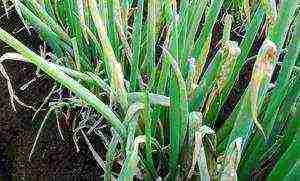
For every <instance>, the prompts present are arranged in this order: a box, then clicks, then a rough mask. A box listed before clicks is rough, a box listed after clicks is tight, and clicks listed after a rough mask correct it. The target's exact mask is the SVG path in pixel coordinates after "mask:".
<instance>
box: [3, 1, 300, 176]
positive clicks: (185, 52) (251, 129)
mask: <svg viewBox="0 0 300 181" xmlns="http://www.w3.org/2000/svg"><path fill="white" fill-rule="evenodd" d="M2 2H3V4H4V5H5V7H6V9H9V8H15V10H16V12H17V13H18V15H19V16H20V18H21V20H22V22H23V23H24V26H25V28H26V29H27V30H29V29H34V30H35V31H37V32H38V34H39V38H41V39H42V40H43V41H45V42H46V44H47V47H46V52H42V53H41V54H37V53H36V52H34V51H32V50H30V49H29V48H27V47H26V46H25V45H23V44H22V43H21V42H20V41H19V40H17V39H16V38H14V37H13V36H12V35H10V34H9V33H7V32H6V31H4V30H3V29H1V28H0V40H2V41H3V42H5V43H6V44H8V45H9V46H11V47H12V48H14V49H15V50H16V53H12V52H8V53H6V54H4V55H2V57H1V59H0V71H1V74H2V75H3V76H4V78H5V79H6V80H7V83H8V88H9V90H10V91H9V92H10V96H11V104H12V106H13V107H15V105H14V103H15V102H17V103H20V104H22V105H25V104H24V103H22V102H21V100H20V99H19V98H18V97H17V96H16V95H15V94H14V90H13V86H12V84H11V81H10V77H9V76H8V74H7V73H6V70H5V67H4V65H3V62H4V61H5V60H15V61H25V62H27V63H31V64H34V65H35V66H36V67H37V69H38V70H39V71H42V72H43V75H48V76H49V77H51V78H52V79H53V81H54V82H55V87H54V88H53V90H52V91H51V92H50V94H49V96H47V98H46V100H45V101H44V103H43V104H42V105H41V106H40V108H37V109H35V108H32V107H30V106H27V107H28V108H32V109H35V110H36V114H38V113H39V110H41V108H42V107H45V105H47V104H48V109H49V112H48V114H47V115H46V117H45V119H44V120H43V121H42V124H41V128H40V129H39V131H38V133H37V136H36V138H35V142H34V145H33V147H32V151H31V153H30V159H34V158H33V157H34V151H35V147H36V146H37V145H38V140H39V136H40V135H41V134H42V133H43V132H42V131H43V129H44V126H45V123H46V122H47V121H53V120H52V119H51V118H52V117H51V116H50V115H52V114H53V113H56V114H55V115H56V117H59V116H61V113H62V109H63V108H67V109H69V110H70V109H73V110H74V111H75V110H77V111H78V116H77V117H76V119H75V120H74V123H73V133H74V136H73V138H74V145H75V146H76V148H77V150H78V151H80V145H78V143H77V142H78V139H83V140H85V142H86V143H87V146H88V148H89V149H90V150H91V154H92V155H93V156H94V158H95V160H96V161H97V163H98V165H99V169H100V170H102V171H103V172H104V175H103V178H104V179H105V180H116V179H118V180H133V179H147V180H152V179H158V180H159V179H163V180H165V179H167V180H178V179H179V180H185V179H187V178H188V179H197V180H237V179H249V178H250V177H256V178H257V177H258V176H259V175H262V174H264V176H265V178H267V179H269V180H273V179H274V178H275V179H279V180H284V179H285V180H288V179H290V178H293V177H295V174H297V173H299V168H300V167H299V159H300V157H299V154H297V149H298V148H299V142H300V140H299V138H300V137H299V129H300V124H299V94H300V92H299V91H300V87H299V85H300V83H299V80H300V77H299V75H300V74H299V70H300V69H299V65H300V62H299V51H300V19H299V4H297V1H294V0H282V1H280V3H279V4H278V5H276V3H275V0H261V1H260V2H256V3H255V4H252V5H251V7H252V8H251V11H250V9H249V8H248V6H249V1H241V2H240V1H239V2H238V3H241V4H242V5H243V7H244V8H247V13H248V14H249V15H248V21H245V23H246V25H245V33H244V34H243V36H242V40H241V41H235V39H233V36H232V33H233V26H235V24H234V22H235V16H232V15H230V14H225V15H224V17H220V14H221V13H220V12H221V10H222V8H223V9H224V8H226V7H227V6H226V4H227V3H228V2H227V1H224V0H211V1H210V0H186V1H182V0H181V1H176V0H76V1H75V0H64V1H59V0H11V1H8V0H5V1H4V0H3V1H2ZM243 3H246V4H243ZM10 5H11V7H9V6H10ZM7 12H8V11H7ZM229 12H230V11H229ZM8 17H9V16H8ZM220 23H221V24H223V25H224V26H223V30H222V31H221V32H222V34H223V35H222V37H218V36H217V35H216V34H217V33H216V32H215V30H214V26H215V25H217V24H220ZM263 34H265V36H263ZM258 38H260V39H262V40H261V41H262V45H261V47H259V51H258V52H257V53H256V54H255V55H253V52H252V51H251V50H252V48H253V47H254V46H257V44H254V41H255V40H256V39H258ZM216 40H218V41H219V43H218V44H217V45H216V43H215V41H216ZM249 57H254V60H255V61H254V67H253V70H252V77H251V80H250V82H249V84H248V86H247V88H246V90H245V91H244V93H243V95H242V96H241V98H240V100H239V101H238V103H237V105H236V106H235V108H234V109H233V111H232V113H231V114H230V116H229V118H228V119H227V120H226V121H225V122H222V126H221V127H220V126H217V125H220V120H218V115H220V114H221V108H222V106H224V104H225V102H226V100H227V99H228V98H229V95H230V93H231V91H232V89H233V87H234V85H235V83H236V81H237V79H238V76H239V74H240V73H242V67H243V66H244V65H245V63H246V62H247V61H248V60H249ZM275 67H278V72H279V73H278V75H277V73H276V74H275V72H276V71H277V69H275ZM274 80H276V81H275V83H274ZM63 90H64V91H68V92H69V93H68V95H65V94H61V93H60V92H61V91H63ZM57 95H59V96H57ZM58 97H59V98H58ZM36 114H35V115H36ZM34 119H36V116H34ZM76 120H77V121H76ZM78 120H79V121H78ZM57 124H58V128H59V131H60V135H61V137H62V138H63V130H61V129H60V127H59V122H58V121H57ZM100 125H102V126H100ZM103 125H104V126H103ZM91 134H96V135H98V136H99V138H100V139H101V141H102V142H103V146H105V147H106V155H100V154H99V153H97V151H96V150H95V149H94V148H93V144H92V142H90V141H89V137H90V136H91ZM298 150H299V149H298ZM113 163H115V164H113ZM114 165H119V166H118V168H121V170H120V169H118V168H114ZM100 170H99V173H101V171H100ZM297 170H298V172H297Z"/></svg>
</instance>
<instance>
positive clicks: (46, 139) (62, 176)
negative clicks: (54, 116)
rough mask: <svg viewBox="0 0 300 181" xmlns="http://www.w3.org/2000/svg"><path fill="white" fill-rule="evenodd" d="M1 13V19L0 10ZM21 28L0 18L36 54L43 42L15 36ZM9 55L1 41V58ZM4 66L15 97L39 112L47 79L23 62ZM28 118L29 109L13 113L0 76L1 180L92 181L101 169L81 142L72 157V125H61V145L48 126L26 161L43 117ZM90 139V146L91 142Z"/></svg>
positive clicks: (11, 18) (49, 84)
mask: <svg viewBox="0 0 300 181" xmlns="http://www.w3.org/2000/svg"><path fill="white" fill-rule="evenodd" d="M0 14H1V15H2V14H3V10H2V9H1V11H0ZM22 26H23V25H22V23H21V21H20V19H19V18H18V17H17V16H16V13H15V12H11V13H10V16H9V19H7V18H6V16H2V17H1V19H0V27H1V28H3V29H5V30H6V31H8V32H9V33H11V34H13V35H14V36H15V37H17V38H18V39H19V40H21V41H22V42H23V43H24V44H25V45H27V46H29V47H30V48H31V49H33V50H35V51H36V52H38V48H37V47H39V46H40V45H41V44H42V42H41V41H40V40H39V38H38V37H36V34H35V33H34V32H33V31H32V32H31V35H29V33H28V32H27V30H25V29H23V30H21V31H18V30H20V29H21V28H22ZM17 31H18V32H17ZM16 32H17V33H16ZM12 51H13V50H12V49H10V48H8V47H7V46H6V45H5V44H4V43H3V42H0V55H1V56H2V55H3V54H4V53H5V52H12ZM5 67H6V70H7V72H8V74H9V76H10V78H11V81H12V83H13V86H14V90H15V91H16V95H17V96H18V97H19V98H20V99H21V100H22V101H23V102H24V103H26V104H27V105H31V106H34V107H35V108H37V107H39V105H41V103H42V102H43V100H44V98H45V97H46V96H47V95H48V93H49V90H51V88H52V84H53V83H52V82H51V80H49V79H48V78H46V77H45V76H42V77H39V78H37V76H36V74H35V68H34V67H33V66H31V65H28V64H24V63H22V62H21V63H20V62H16V61H7V62H6V63H5ZM33 78H36V79H37V80H36V81H34V82H33V83H32V84H30V85H29V87H28V88H27V89H26V90H24V91H22V90H20V87H21V86H22V85H24V84H25V83H27V82H29V81H30V80H32V79H33ZM33 114H34V111H33V110H29V109H27V108H24V107H22V106H17V112H14V111H13V109H12V107H11V105H10V99H9V93H8V89H7V83H6V80H5V79H4V78H3V77H2V76H0V180H48V179H49V180H53V178H56V180H75V179H80V180H96V179H97V177H96V176H97V175H99V174H100V172H101V170H100V168H99V167H98V166H97V163H96V162H95V160H94V158H93V157H92V154H90V152H89V150H88V148H87V146H86V145H85V144H84V143H83V142H82V143H80V148H81V149H80V152H79V153H77V152H76V149H75V146H74V144H73V141H72V132H71V128H70V127H71V124H65V126H63V134H64V136H65V141H62V140H61V138H60V136H59V134H58V130H57V128H56V122H55V121H54V122H53V123H51V124H49V125H48V127H47V128H46V129H45V130H44V132H43V134H42V136H41V138H40V141H39V144H38V146H37V149H36V151H35V153H34V155H33V158H32V159H31V161H29V160H28V156H29V153H30V150H31V148H32V145H33V142H34V138H35V136H36V133H37V131H38V126H36V125H39V124H40V123H41V121H42V119H43V116H44V113H42V114H41V115H40V116H38V118H37V119H36V120H35V123H34V124H33V123H32V120H31V119H32V116H33ZM91 139H92V140H91V141H92V142H94V141H95V140H93V138H91ZM96 149H97V148H96ZM98 180H99V179H98Z"/></svg>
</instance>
